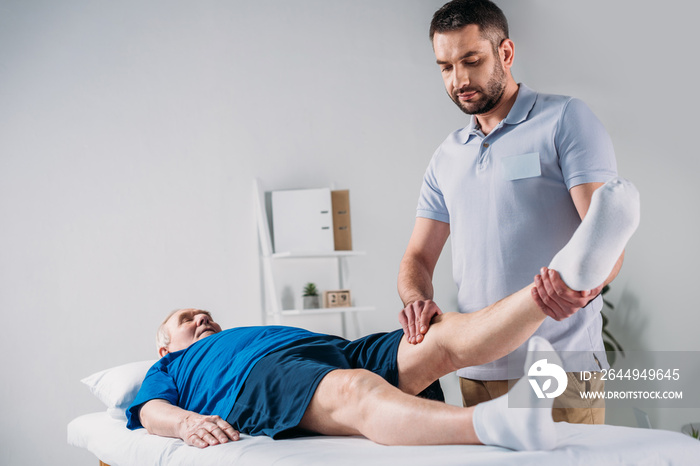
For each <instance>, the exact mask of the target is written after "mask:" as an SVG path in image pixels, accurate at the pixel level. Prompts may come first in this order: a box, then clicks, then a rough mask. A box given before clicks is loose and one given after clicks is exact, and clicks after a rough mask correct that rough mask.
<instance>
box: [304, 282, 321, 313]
mask: <svg viewBox="0 0 700 466" xmlns="http://www.w3.org/2000/svg"><path fill="white" fill-rule="evenodd" d="M303 299H304V309H318V308H319V307H321V305H320V299H319V296H318V289H317V288H316V285H315V284H313V283H307V284H306V286H305V287H304V294H303Z"/></svg>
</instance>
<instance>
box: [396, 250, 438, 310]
mask: <svg viewBox="0 0 700 466" xmlns="http://www.w3.org/2000/svg"><path fill="white" fill-rule="evenodd" d="M398 290H399V297H400V298H401V301H402V302H403V305H404V306H407V305H408V304H410V303H412V302H414V301H425V300H428V299H433V277H432V274H431V273H430V272H429V271H428V269H427V267H425V266H424V265H423V264H421V263H420V262H419V261H417V260H415V259H411V258H404V259H403V260H402V261H401V266H400V267H399V279H398Z"/></svg>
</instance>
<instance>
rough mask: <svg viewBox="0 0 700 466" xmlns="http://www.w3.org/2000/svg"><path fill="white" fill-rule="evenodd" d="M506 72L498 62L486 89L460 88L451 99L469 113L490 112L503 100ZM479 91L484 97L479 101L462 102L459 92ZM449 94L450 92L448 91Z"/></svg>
mask: <svg viewBox="0 0 700 466" xmlns="http://www.w3.org/2000/svg"><path fill="white" fill-rule="evenodd" d="M505 78H506V74H505V72H504V71H503V68H501V67H500V66H499V63H496V65H495V66H494V69H493V73H492V74H491V78H490V79H489V82H488V83H486V90H484V89H470V88H460V89H457V90H455V91H454V92H453V94H452V95H450V99H452V101H453V102H454V103H455V104H456V105H457V106H458V107H459V109H460V110H462V111H463V112H464V113H466V114H467V115H481V114H483V113H487V112H490V111H491V110H493V109H494V108H495V107H496V105H498V103H499V102H500V101H501V97H503V93H504V92H505V89H506V79H505ZM466 90H468V91H478V92H480V93H481V96H482V98H481V99H479V101H478V102H460V100H459V93H460V92H463V91H466ZM448 95H449V93H448Z"/></svg>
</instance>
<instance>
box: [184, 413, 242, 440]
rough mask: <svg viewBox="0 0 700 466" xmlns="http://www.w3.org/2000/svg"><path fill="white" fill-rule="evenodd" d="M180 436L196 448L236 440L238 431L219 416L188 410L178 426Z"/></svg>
mask: <svg viewBox="0 0 700 466" xmlns="http://www.w3.org/2000/svg"><path fill="white" fill-rule="evenodd" d="M180 438H181V439H182V440H184V441H185V443H186V444H188V445H192V446H195V447H198V448H205V447H208V446H210V445H219V444H222V443H227V442H228V441H229V440H232V441H234V442H235V441H236V440H238V439H239V438H240V436H239V433H238V431H237V430H236V429H234V428H233V427H232V426H231V424H229V423H228V422H226V421H225V420H223V419H222V418H221V417H219V416H203V415H201V414H197V413H193V412H190V413H189V414H188V415H187V417H185V419H184V420H183V422H182V425H181V427H180Z"/></svg>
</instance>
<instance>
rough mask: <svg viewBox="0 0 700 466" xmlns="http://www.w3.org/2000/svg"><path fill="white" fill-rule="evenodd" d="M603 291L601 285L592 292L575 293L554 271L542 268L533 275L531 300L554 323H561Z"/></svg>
mask: <svg viewBox="0 0 700 466" xmlns="http://www.w3.org/2000/svg"><path fill="white" fill-rule="evenodd" d="M602 290H603V285H600V286H599V287H597V288H594V289H592V290H584V291H575V290H572V289H571V288H569V287H568V286H566V283H564V281H563V280H562V279H561V277H560V276H559V272H557V271H556V270H551V269H548V268H547V267H542V269H540V274H539V275H535V287H534V288H532V290H531V293H532V299H534V301H535V303H537V305H538V306H539V308H540V309H541V310H542V312H544V313H545V314H547V315H548V316H549V317H551V318H552V319H554V320H556V321H562V320H564V319H566V318H568V317H571V316H572V315H574V314H575V313H576V312H577V311H578V310H579V309H581V308H582V307H584V306H585V305H586V304H588V303H589V302H590V301H591V300H592V299H593V298H595V297H596V296H598V295H599V294H600V292H601V291H602Z"/></svg>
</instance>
